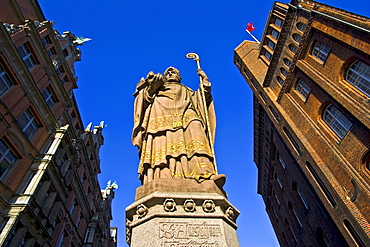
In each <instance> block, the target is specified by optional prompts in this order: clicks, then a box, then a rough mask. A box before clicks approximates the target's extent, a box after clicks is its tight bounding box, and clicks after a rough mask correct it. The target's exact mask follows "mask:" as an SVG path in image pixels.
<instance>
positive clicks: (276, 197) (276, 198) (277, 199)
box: [275, 194, 280, 205]
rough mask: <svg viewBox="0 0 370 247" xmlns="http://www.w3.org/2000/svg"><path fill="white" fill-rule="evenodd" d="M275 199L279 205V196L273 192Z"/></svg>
mask: <svg viewBox="0 0 370 247" xmlns="http://www.w3.org/2000/svg"><path fill="white" fill-rule="evenodd" d="M275 200H276V202H277V204H278V205H280V201H279V198H278V196H277V195H276V194H275Z"/></svg>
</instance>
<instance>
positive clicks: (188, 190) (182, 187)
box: [126, 179, 239, 247]
mask: <svg viewBox="0 0 370 247" xmlns="http://www.w3.org/2000/svg"><path fill="white" fill-rule="evenodd" d="M238 215H239V211H238V210H237V209H236V208H235V207H233V205H231V204H230V203H229V202H228V200H227V198H226V196H225V192H224V191H223V190H221V189H220V188H218V187H217V186H216V184H215V183H214V182H213V181H204V182H202V183H198V182H196V181H195V180H191V179H156V180H153V181H151V182H149V183H147V184H145V185H143V186H141V187H139V188H137V190H136V198H135V202H134V203H132V204H131V205H130V206H128V207H127V208H126V241H127V242H128V243H129V245H130V246H131V247H159V246H163V247H180V246H181V247H193V246H194V247H195V246H197V247H203V246H218V247H236V246H239V243H238V239H237V236H236V228H237V225H236V223H235V221H236V218H237V217H238Z"/></svg>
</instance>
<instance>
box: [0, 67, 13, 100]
mask: <svg viewBox="0 0 370 247" xmlns="http://www.w3.org/2000/svg"><path fill="white" fill-rule="evenodd" d="M1 70H2V71H1ZM14 84H15V83H14V82H13V80H12V78H11V76H10V74H9V73H8V71H7V69H6V68H5V66H4V65H3V63H1V61H0V85H1V86H2V85H3V86H4V87H2V88H0V96H1V95H3V94H5V93H6V92H7V91H9V89H10V88H11V87H12V86H14Z"/></svg>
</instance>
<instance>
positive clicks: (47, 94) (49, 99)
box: [41, 87, 56, 109]
mask: <svg viewBox="0 0 370 247" xmlns="http://www.w3.org/2000/svg"><path fill="white" fill-rule="evenodd" d="M41 94H42V97H44V99H45V101H46V104H47V105H48V106H49V108H50V109H51V108H53V106H54V105H55V103H56V100H55V97H54V95H53V93H52V92H51V90H50V89H49V87H47V88H45V89H44V91H42V93H41Z"/></svg>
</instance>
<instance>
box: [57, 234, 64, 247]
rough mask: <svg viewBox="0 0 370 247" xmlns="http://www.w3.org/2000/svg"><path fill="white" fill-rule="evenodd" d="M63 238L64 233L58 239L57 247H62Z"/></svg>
mask: <svg viewBox="0 0 370 247" xmlns="http://www.w3.org/2000/svg"><path fill="white" fill-rule="evenodd" d="M64 238H65V233H63V234H62V236H61V237H60V240H59V243H58V245H57V247H62V246H63V243H64Z"/></svg>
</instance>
